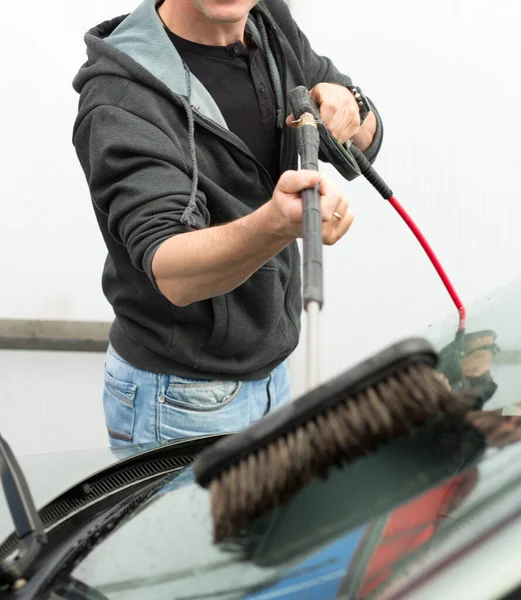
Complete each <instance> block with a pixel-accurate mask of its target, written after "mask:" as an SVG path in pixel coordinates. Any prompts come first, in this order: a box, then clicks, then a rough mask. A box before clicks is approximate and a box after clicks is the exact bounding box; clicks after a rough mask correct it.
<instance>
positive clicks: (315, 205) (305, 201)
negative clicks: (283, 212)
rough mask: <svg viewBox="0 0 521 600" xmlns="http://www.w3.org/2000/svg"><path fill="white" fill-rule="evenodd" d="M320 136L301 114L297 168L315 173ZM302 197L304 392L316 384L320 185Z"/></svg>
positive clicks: (321, 284) (320, 279)
mask: <svg viewBox="0 0 521 600" xmlns="http://www.w3.org/2000/svg"><path fill="white" fill-rule="evenodd" d="M319 147H320V135H319V132H318V127H317V122H316V120H315V117H314V116H313V115H312V114H311V113H304V114H303V115H302V116H301V117H300V119H299V123H298V153H299V157H300V168H301V169H307V170H310V171H318V152H319ZM301 196H302V236H303V242H304V260H303V277H304V290H303V299H304V308H305V309H306V313H307V316H308V344H307V355H308V356H307V359H308V361H307V362H308V364H307V368H308V373H307V375H308V389H310V390H311V389H314V388H315V387H317V386H318V385H319V383H320V376H319V367H320V344H319V335H320V324H319V317H320V311H321V309H322V304H323V302H324V282H323V272H322V211H321V208H320V186H318V185H316V186H315V187H313V188H310V189H307V190H304V191H303V192H302V194H301Z"/></svg>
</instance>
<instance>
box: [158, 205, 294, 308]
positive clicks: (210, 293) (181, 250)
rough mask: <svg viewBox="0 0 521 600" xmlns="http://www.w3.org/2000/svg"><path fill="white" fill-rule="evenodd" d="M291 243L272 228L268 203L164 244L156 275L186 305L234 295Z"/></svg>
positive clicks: (170, 295) (169, 294)
mask: <svg viewBox="0 0 521 600" xmlns="http://www.w3.org/2000/svg"><path fill="white" fill-rule="evenodd" d="M290 242H291V239H289V238H288V237H287V236H285V235H283V234H282V233H281V232H279V231H277V229H276V227H274V223H273V222H272V217H271V213H270V207H269V204H266V205H264V206H263V207H262V208H260V209H259V210H257V211H255V212H253V213H252V214H250V215H248V216H246V217H243V218H241V219H238V220H236V221H233V222H232V223H228V224H226V225H221V226H218V227H211V228H208V229H201V230H198V231H192V232H189V233H183V234H180V235H176V236H174V237H172V238H170V239H168V240H166V241H165V242H163V244H161V246H160V247H159V248H158V250H157V251H156V253H155V256H154V260H153V263H152V271H153V274H154V278H155V281H156V285H157V287H158V288H159V290H160V291H161V293H162V294H163V295H164V296H165V297H166V298H168V300H170V301H171V302H172V303H173V304H176V305H178V306H187V305H188V304H192V303H193V302H198V301H200V300H206V299H208V298H213V297H215V296H221V295H223V294H226V293H228V292H231V291H232V290H234V289H235V288H236V287H238V286H239V285H241V284H242V283H244V282H245V281H246V280H247V279H248V278H249V277H250V276H251V275H252V274H253V273H255V271H257V270H258V269H259V268H260V267H262V266H263V265H264V264H265V263H266V262H268V260H270V259H271V258H273V256H275V255H276V254H278V253H279V252H281V251H282V250H283V249H284V248H285V247H286V246H287V245H288V244H289V243H290Z"/></svg>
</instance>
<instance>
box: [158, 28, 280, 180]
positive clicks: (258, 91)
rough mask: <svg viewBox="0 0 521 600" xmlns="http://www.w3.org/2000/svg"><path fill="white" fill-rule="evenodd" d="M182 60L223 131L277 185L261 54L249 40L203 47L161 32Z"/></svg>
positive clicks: (276, 147)
mask: <svg viewBox="0 0 521 600" xmlns="http://www.w3.org/2000/svg"><path fill="white" fill-rule="evenodd" d="M165 29H166V31H167V33H168V36H169V37H170V39H171V40H172V43H173V44H174V45H175V47H176V49H177V51H178V52H179V54H180V56H181V58H182V60H183V61H184V62H185V63H186V65H187V66H188V68H189V69H190V71H191V72H192V73H193V74H194V75H195V76H196V77H197V79H199V81H200V82H201V83H202V84H203V85H204V86H205V88H206V89H207V90H208V92H209V93H210V94H211V95H212V97H213V99H214V100H215V102H216V104H217V106H218V107H219V109H220V111H221V113H222V115H223V116H224V119H225V121H226V123H227V125H228V128H229V129H230V131H231V132H233V133H234V134H235V135H236V136H237V137H239V138H240V139H241V140H242V141H243V142H244V143H245V144H246V146H248V148H249V149H250V150H251V152H252V153H253V155H254V156H255V157H256V159H257V160H258V161H259V162H260V163H261V164H262V165H263V166H264V167H265V168H266V170H267V171H268V173H269V174H270V175H271V177H272V179H273V182H274V183H276V182H277V180H278V178H279V176H280V156H279V155H280V129H279V128H278V127H277V114H276V100H275V94H274V92H273V87H272V84H271V79H270V75H269V70H268V64H267V62H266V58H265V56H264V52H263V51H262V49H261V48H259V47H258V46H257V45H256V44H255V42H254V41H253V40H252V39H251V37H250V36H248V35H246V46H245V45H244V44H243V43H242V42H236V43H234V44H230V45H229V46H206V45H204V44H197V43H195V42H190V41H188V40H185V39H183V38H180V37H179V36H177V35H175V34H174V33H172V32H171V31H170V30H168V29H167V28H165Z"/></svg>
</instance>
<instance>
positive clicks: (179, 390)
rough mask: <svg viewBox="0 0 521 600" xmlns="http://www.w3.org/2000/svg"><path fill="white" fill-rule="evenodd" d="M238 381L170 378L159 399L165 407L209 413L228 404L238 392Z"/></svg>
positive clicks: (239, 385)
mask: <svg viewBox="0 0 521 600" xmlns="http://www.w3.org/2000/svg"><path fill="white" fill-rule="evenodd" d="M241 387H242V382H240V381H218V380H213V379H188V378H185V377H177V376H172V377H170V378H169V381H168V386H167V388H166V391H165V393H164V394H163V396H162V398H161V402H162V403H163V404H165V405H167V406H175V407H176V408H181V409H184V410H189V411H196V412H209V411H214V410H219V409H220V408H223V407H224V406H226V405H227V404H229V403H230V402H231V401H232V400H233V399H234V398H235V397H236V396H237V394H238V393H239V392H240V390H241Z"/></svg>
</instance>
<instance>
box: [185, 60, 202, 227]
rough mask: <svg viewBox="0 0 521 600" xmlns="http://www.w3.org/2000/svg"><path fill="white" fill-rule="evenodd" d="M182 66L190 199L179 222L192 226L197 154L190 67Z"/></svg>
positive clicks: (195, 192)
mask: <svg viewBox="0 0 521 600" xmlns="http://www.w3.org/2000/svg"><path fill="white" fill-rule="evenodd" d="M183 66H184V69H185V77H186V88H187V94H188V99H187V98H185V97H184V96H181V102H182V104H183V108H184V109H185V112H186V116H187V118H188V137H189V144H190V160H191V161H192V189H191V191H190V199H189V201H188V206H187V207H186V208H185V210H184V212H183V214H182V216H181V223H183V225H187V226H188V227H193V226H194V225H195V217H194V211H195V209H196V208H197V205H196V198H197V187H198V185H199V168H198V166H197V155H196V150H195V120H194V113H193V111H192V106H191V98H192V80H191V74H190V69H189V68H188V66H187V65H186V64H185V63H184V62H183Z"/></svg>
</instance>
